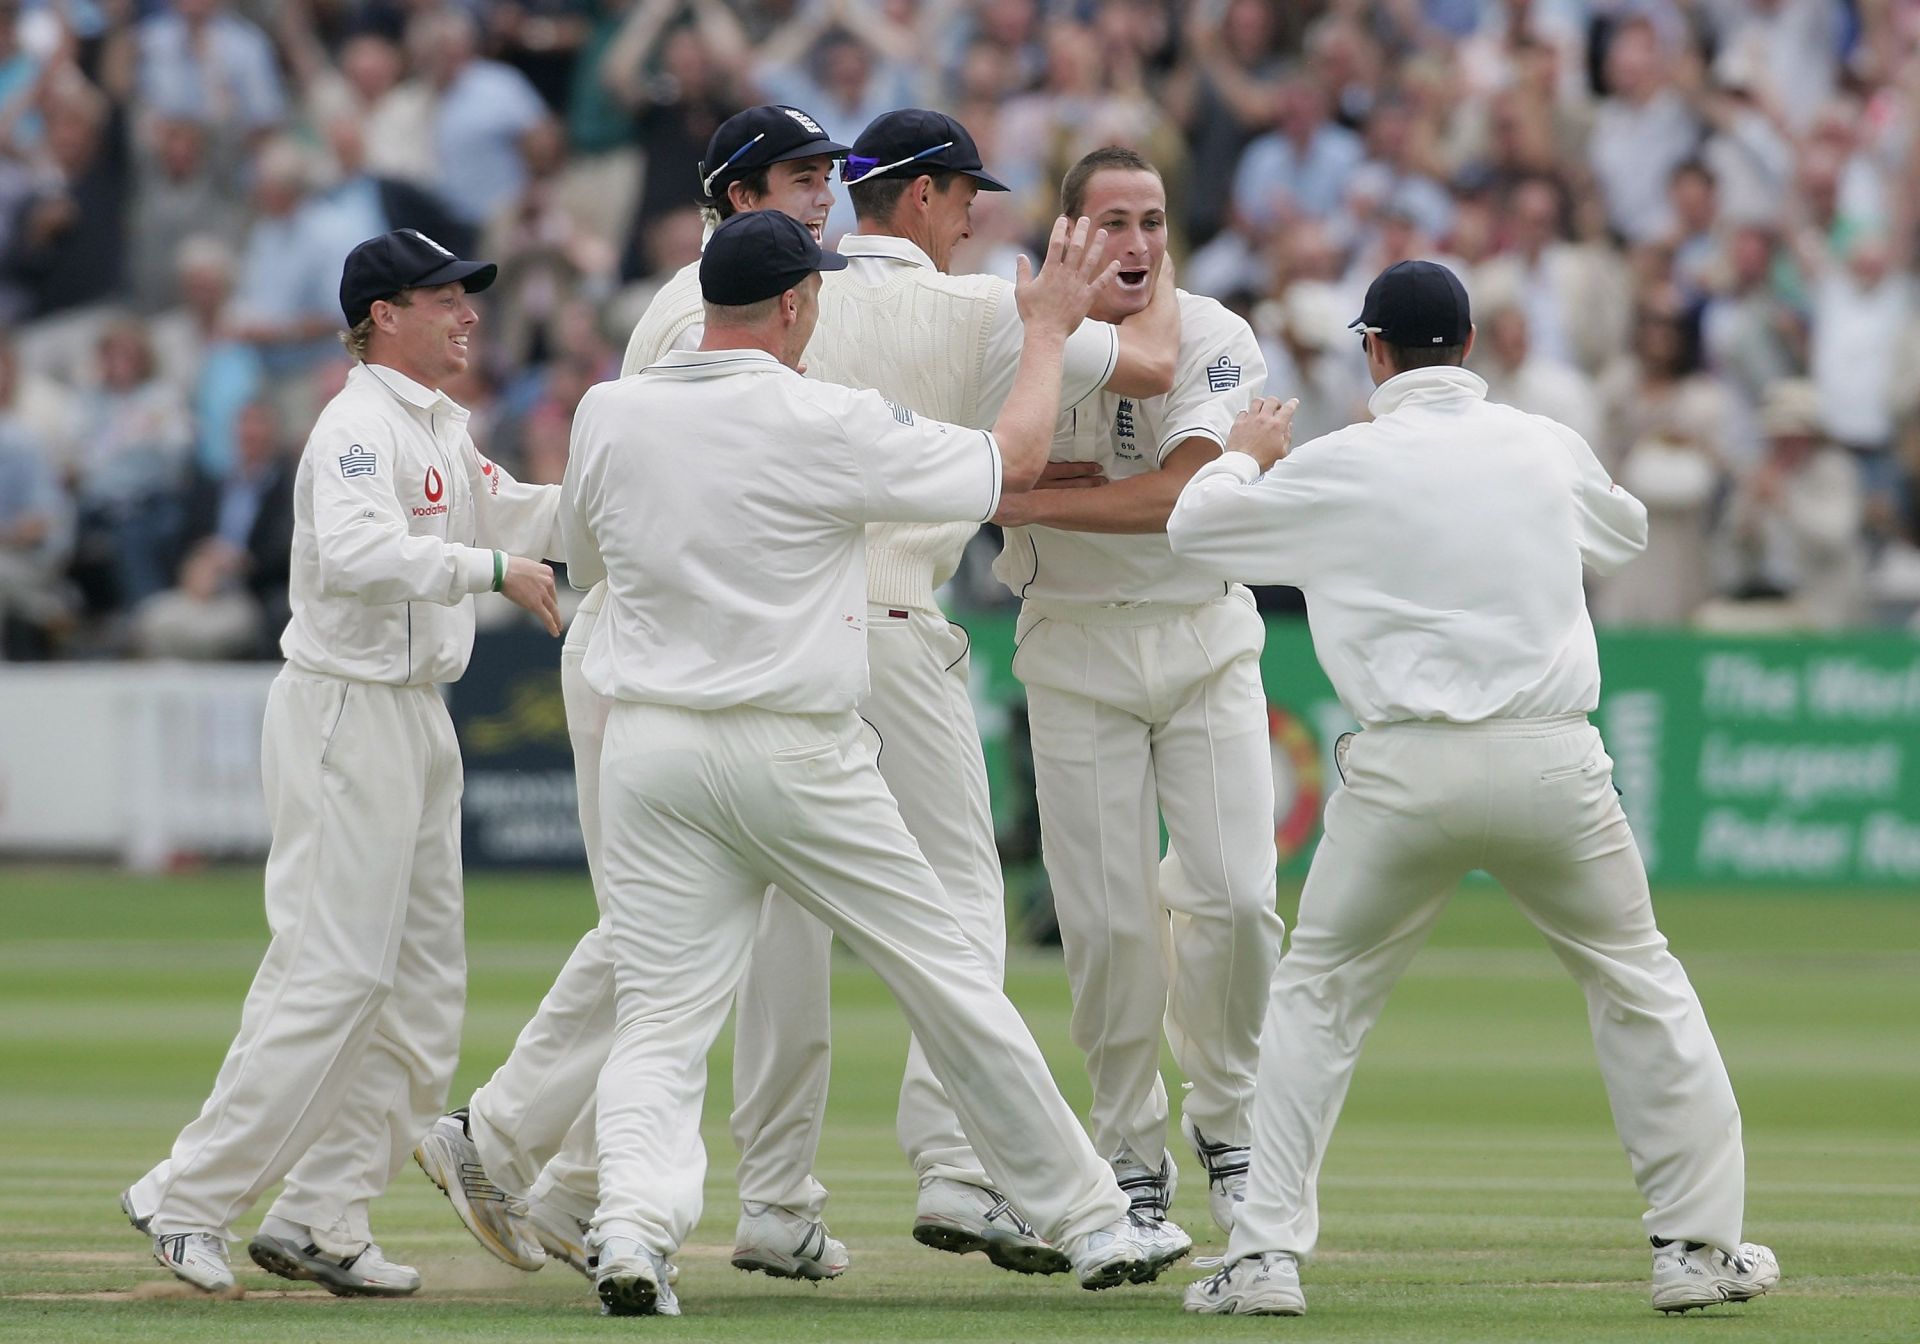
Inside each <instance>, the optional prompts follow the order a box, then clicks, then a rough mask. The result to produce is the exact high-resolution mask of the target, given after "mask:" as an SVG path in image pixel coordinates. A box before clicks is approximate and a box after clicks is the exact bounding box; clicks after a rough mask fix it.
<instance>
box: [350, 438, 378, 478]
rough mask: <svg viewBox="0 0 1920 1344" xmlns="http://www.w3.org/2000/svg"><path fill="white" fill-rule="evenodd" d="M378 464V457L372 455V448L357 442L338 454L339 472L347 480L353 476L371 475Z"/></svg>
mask: <svg viewBox="0 0 1920 1344" xmlns="http://www.w3.org/2000/svg"><path fill="white" fill-rule="evenodd" d="M379 465H380V459H379V458H377V457H375V456H374V455H373V450H372V449H370V448H362V447H361V446H360V445H359V444H357V443H356V444H354V445H353V446H352V447H350V448H348V449H347V451H346V452H344V453H342V454H340V474H341V475H342V476H345V477H346V478H347V479H348V480H352V479H353V478H354V477H355V476H371V475H373V472H374V468H376V467H378V466H379Z"/></svg>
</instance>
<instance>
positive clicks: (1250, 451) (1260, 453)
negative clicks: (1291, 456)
mask: <svg viewBox="0 0 1920 1344" xmlns="http://www.w3.org/2000/svg"><path fill="white" fill-rule="evenodd" d="M1299 409H1300V399H1299V398H1298V397H1290V398H1288V399H1287V400H1286V401H1281V400H1280V398H1278V397H1255V398H1254V399H1253V404H1252V405H1251V406H1249V407H1247V409H1246V410H1244V411H1242V412H1240V414H1239V415H1238V416H1236V417H1234V421H1233V429H1232V430H1231V431H1230V432H1229V433H1228V434H1227V450H1228V451H1229V452H1235V453H1245V454H1246V455H1247V456H1248V457H1251V458H1252V459H1253V460H1254V461H1255V462H1258V463H1259V464H1260V470H1261V471H1271V470H1272V469H1273V465H1274V463H1276V462H1278V461H1279V460H1280V459H1281V458H1283V457H1285V456H1286V455H1287V452H1288V450H1289V449H1291V448H1292V447H1293V413H1294V412H1295V411H1297V410H1299Z"/></svg>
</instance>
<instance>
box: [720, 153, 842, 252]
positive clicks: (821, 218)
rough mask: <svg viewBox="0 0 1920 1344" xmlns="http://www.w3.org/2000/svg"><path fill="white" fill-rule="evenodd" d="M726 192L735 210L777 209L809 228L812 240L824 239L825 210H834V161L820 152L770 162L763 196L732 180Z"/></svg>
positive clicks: (820, 240)
mask: <svg viewBox="0 0 1920 1344" xmlns="http://www.w3.org/2000/svg"><path fill="white" fill-rule="evenodd" d="M729 191H730V192H731V193H732V195H733V196H734V197H735V198H736V199H734V201H733V204H734V206H735V208H736V209H740V210H778V211H779V212H780V213H781V214H783V215H790V216H792V217H793V218H794V219H797V220H799V221H800V222H801V223H802V224H805V225H806V226H807V228H808V229H810V230H812V232H813V240H814V241H815V242H824V241H825V239H826V233H827V212H828V211H829V210H832V209H833V160H832V159H830V158H828V157H827V156H826V155H824V154H821V155H818V156H816V157H814V158H811V159H788V160H787V161H786V162H784V163H776V164H771V165H769V166H768V168H767V193H766V195H764V196H757V195H755V194H753V193H752V192H750V191H748V190H747V189H746V186H745V184H744V183H737V182H736V183H734V184H733V186H732V187H730V188H729Z"/></svg>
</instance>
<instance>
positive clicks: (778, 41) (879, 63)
mask: <svg viewBox="0 0 1920 1344" xmlns="http://www.w3.org/2000/svg"><path fill="white" fill-rule="evenodd" d="M890 28H891V25H890V24H889V23H888V21H887V19H886V17H885V15H884V14H882V13H881V12H880V11H879V8H878V6H876V5H874V4H871V3H868V0H814V3H811V4H808V5H804V6H802V7H801V8H800V9H798V10H796V11H795V13H794V16H793V18H791V19H790V20H788V22H787V23H785V24H783V25H782V26H781V27H779V28H778V29H776V30H775V31H774V32H773V34H772V35H771V36H769V37H768V38H767V40H766V41H764V42H762V43H761V44H760V45H759V46H758V47H757V48H756V49H755V50H754V52H753V58H752V69H751V71H750V77H751V79H752V80H753V83H754V85H755V86H756V87H757V88H758V89H759V90H760V92H761V94H762V96H763V97H764V98H765V99H766V101H768V102H772V103H785V104H786V105H787V106H789V107H804V108H806V109H807V110H808V111H809V112H811V113H812V114H813V115H814V116H816V117H818V118H819V119H820V125H821V126H822V127H824V128H825V130H826V132H827V135H828V137H829V138H830V139H835V140H839V141H840V142H841V143H842V144H849V145H850V144H852V143H853V141H854V137H856V136H858V135H859V134H860V132H861V131H863V130H865V129H866V126H867V123H868V122H870V121H872V120H873V119H874V118H875V117H878V116H879V115H880V114H881V113H883V112H893V111H896V110H897V109H899V108H902V107H912V106H915V105H916V103H915V98H916V94H917V93H918V81H917V80H916V78H915V76H914V72H913V69H912V67H911V66H910V65H909V64H908V63H907V61H906V60H901V59H897V57H898V56H900V55H902V54H904V53H901V52H900V51H899V48H900V47H901V45H903V43H902V39H901V36H900V35H899V34H897V33H890V31H889V30H890ZM890 36H891V37H892V38H893V40H892V41H891V42H889V41H888V40H887V39H888V38H889V37H890ZM905 41H908V42H910V41H911V38H910V37H909V38H906V39H905ZM889 46H890V47H892V48H893V51H892V52H891V53H890V52H889V51H888V50H887V49H886V48H887V47H889Z"/></svg>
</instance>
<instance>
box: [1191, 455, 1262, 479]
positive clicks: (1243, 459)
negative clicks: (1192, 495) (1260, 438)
mask: <svg viewBox="0 0 1920 1344" xmlns="http://www.w3.org/2000/svg"><path fill="white" fill-rule="evenodd" d="M1206 476H1231V477H1233V479H1234V480H1236V481H1238V482H1240V484H1242V485H1252V484H1253V483H1254V482H1255V481H1257V480H1259V479H1260V464H1259V463H1258V462H1256V461H1254V460H1253V456H1252V455H1251V454H1249V453H1243V452H1241V451H1240V450H1239V449H1237V448H1229V449H1227V450H1226V451H1225V452H1223V453H1221V454H1220V456H1218V457H1216V458H1214V459H1213V461H1211V462H1209V463H1207V465H1206V466H1204V467H1202V468H1200V470H1198V471H1196V472H1194V473H1193V480H1190V481H1188V482H1187V484H1189V485H1192V484H1193V482H1194V481H1198V480H1200V479H1201V478H1203V477H1206Z"/></svg>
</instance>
